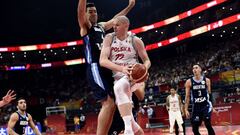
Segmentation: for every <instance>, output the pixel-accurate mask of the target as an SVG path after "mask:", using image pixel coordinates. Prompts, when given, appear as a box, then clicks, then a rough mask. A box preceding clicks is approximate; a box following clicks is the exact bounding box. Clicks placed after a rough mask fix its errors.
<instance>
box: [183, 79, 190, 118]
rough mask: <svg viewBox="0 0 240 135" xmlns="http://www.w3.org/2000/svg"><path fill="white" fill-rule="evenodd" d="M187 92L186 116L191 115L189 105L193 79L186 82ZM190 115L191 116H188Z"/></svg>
mask: <svg viewBox="0 0 240 135" xmlns="http://www.w3.org/2000/svg"><path fill="white" fill-rule="evenodd" d="M185 88H186V89H185V92H186V96H185V107H184V109H185V114H186V116H187V115H189V112H188V106H189V102H190V88H191V81H190V79H188V80H187V82H186V84H185ZM187 117H189V116H187Z"/></svg>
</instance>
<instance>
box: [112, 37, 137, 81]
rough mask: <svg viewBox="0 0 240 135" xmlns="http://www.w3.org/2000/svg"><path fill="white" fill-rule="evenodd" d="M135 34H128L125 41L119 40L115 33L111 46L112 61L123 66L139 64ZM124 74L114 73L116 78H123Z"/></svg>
mask: <svg viewBox="0 0 240 135" xmlns="http://www.w3.org/2000/svg"><path fill="white" fill-rule="evenodd" d="M133 38H134V35H133V34H130V33H129V34H128V37H127V38H126V39H124V40H122V41H121V40H119V39H118V38H117V37H116V36H115V34H114V33H113V40H112V44H111V54H110V60H111V61H112V62H113V63H115V64H117V65H121V66H128V65H133V64H136V63H138V55H137V52H136V50H135V47H134V43H133ZM124 75H125V74H123V73H122V72H114V71H113V77H114V78H121V77H122V76H124Z"/></svg>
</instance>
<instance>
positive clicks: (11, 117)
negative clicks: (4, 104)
mask: <svg viewBox="0 0 240 135" xmlns="http://www.w3.org/2000/svg"><path fill="white" fill-rule="evenodd" d="M10 119H11V120H15V121H17V120H18V119H19V116H18V114H17V112H14V113H12V114H11V116H10Z"/></svg>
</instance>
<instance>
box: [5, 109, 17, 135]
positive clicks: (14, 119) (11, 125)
mask: <svg viewBox="0 0 240 135" xmlns="http://www.w3.org/2000/svg"><path fill="white" fill-rule="evenodd" d="M17 121H18V114H17V113H13V114H12V115H11V116H10V119H9V121H8V128H7V130H8V134H9V135H18V134H17V133H16V132H15V131H14V130H13V128H14V126H15V124H16V122H17Z"/></svg>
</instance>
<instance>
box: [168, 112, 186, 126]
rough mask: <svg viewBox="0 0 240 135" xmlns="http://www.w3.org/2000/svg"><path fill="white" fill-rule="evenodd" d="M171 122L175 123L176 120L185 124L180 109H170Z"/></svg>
mask: <svg viewBox="0 0 240 135" xmlns="http://www.w3.org/2000/svg"><path fill="white" fill-rule="evenodd" d="M168 113H169V123H170V125H174V123H175V121H177V123H178V124H183V119H182V114H181V112H180V111H175V112H174V111H169V112H168Z"/></svg>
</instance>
